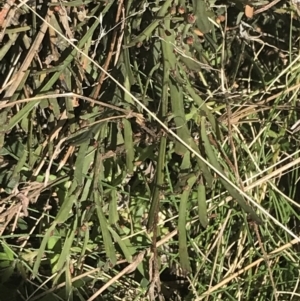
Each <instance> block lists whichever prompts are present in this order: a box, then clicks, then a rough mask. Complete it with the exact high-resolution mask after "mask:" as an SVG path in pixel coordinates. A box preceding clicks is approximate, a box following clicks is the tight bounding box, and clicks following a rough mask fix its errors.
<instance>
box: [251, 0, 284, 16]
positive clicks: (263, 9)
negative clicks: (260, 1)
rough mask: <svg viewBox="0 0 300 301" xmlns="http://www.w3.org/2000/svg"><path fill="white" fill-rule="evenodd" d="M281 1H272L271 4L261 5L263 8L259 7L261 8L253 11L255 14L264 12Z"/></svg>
mask: <svg viewBox="0 0 300 301" xmlns="http://www.w3.org/2000/svg"><path fill="white" fill-rule="evenodd" d="M280 1H281V0H274V1H272V2H270V3H269V4H267V5H265V6H263V7H261V8H259V9H257V10H256V11H255V12H254V13H253V15H257V14H260V13H262V12H264V11H266V10H268V9H269V8H271V7H272V6H274V5H276V4H277V3H278V2H280Z"/></svg>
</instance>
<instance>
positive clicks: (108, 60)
mask: <svg viewBox="0 0 300 301" xmlns="http://www.w3.org/2000/svg"><path fill="white" fill-rule="evenodd" d="M122 7H123V0H121V1H119V5H118V11H117V15H116V19H115V23H116V24H117V23H118V22H119V20H120V16H121V12H122ZM117 33H118V28H115V29H114V31H113V35H112V39H111V43H110V49H109V52H108V54H107V57H106V61H105V63H104V65H103V67H102V68H103V69H104V71H102V72H101V73H100V76H99V78H98V85H97V86H96V87H95V90H94V92H93V94H92V97H93V98H96V99H97V98H98V96H99V93H100V89H101V87H102V84H103V81H104V78H105V76H106V73H107V70H108V67H109V64H110V61H111V59H112V56H113V51H114V48H115V45H116V40H117Z"/></svg>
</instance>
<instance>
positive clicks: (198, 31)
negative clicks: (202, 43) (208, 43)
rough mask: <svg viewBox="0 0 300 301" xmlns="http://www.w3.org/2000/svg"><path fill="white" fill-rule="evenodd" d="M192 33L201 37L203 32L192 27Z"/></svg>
mask: <svg viewBox="0 0 300 301" xmlns="http://www.w3.org/2000/svg"><path fill="white" fill-rule="evenodd" d="M194 33H195V34H196V35H197V36H198V37H203V32H202V31H200V30H199V29H198V28H195V29H194Z"/></svg>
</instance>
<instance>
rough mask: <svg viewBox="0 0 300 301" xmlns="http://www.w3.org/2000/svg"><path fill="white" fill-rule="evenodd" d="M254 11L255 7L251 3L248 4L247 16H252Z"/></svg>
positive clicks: (246, 8)
mask: <svg viewBox="0 0 300 301" xmlns="http://www.w3.org/2000/svg"><path fill="white" fill-rule="evenodd" d="M253 13H254V8H253V7H252V6H250V5H246V7H245V15H246V17H247V18H250V19H251V18H252V17H253Z"/></svg>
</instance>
